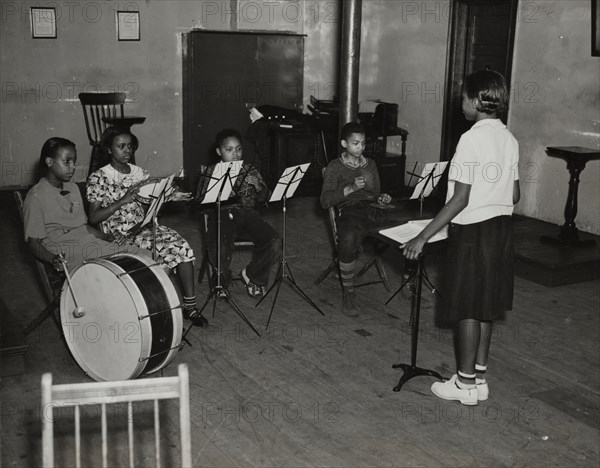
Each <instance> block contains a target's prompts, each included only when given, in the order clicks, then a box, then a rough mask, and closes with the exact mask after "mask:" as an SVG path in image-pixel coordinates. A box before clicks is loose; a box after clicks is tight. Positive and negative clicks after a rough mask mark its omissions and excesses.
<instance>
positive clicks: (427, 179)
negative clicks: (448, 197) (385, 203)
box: [409, 161, 448, 216]
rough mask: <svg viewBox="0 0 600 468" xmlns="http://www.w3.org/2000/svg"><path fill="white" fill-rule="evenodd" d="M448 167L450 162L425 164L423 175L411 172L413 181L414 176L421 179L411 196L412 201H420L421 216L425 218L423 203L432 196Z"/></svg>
mask: <svg viewBox="0 0 600 468" xmlns="http://www.w3.org/2000/svg"><path fill="white" fill-rule="evenodd" d="M447 165H448V161H443V162H437V163H428V164H425V167H424V168H423V172H422V173H421V175H418V174H415V173H414V172H409V174H410V176H411V179H412V177H413V176H415V177H418V178H419V181H418V182H417V183H416V185H415V188H414V191H413V194H412V195H411V196H410V200H415V199H417V198H418V199H419V204H420V208H419V216H423V201H424V200H425V198H426V197H428V196H429V195H431V192H433V189H434V188H435V186H436V185H437V183H438V181H439V179H440V178H441V177H442V174H443V173H444V170H445V169H446V166H447ZM415 168H416V164H415ZM409 183H410V180H409Z"/></svg>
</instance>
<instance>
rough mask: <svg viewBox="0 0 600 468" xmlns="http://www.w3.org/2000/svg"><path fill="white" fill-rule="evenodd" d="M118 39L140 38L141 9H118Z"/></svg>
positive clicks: (132, 39) (134, 39)
mask: <svg viewBox="0 0 600 468" xmlns="http://www.w3.org/2000/svg"><path fill="white" fill-rule="evenodd" d="M117 39H118V40H119V41H139V40H140V12H139V11H117Z"/></svg>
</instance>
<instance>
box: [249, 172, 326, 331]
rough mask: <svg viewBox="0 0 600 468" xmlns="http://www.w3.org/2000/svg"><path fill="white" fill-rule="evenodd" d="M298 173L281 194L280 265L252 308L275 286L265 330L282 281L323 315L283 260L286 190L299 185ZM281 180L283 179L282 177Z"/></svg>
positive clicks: (295, 173)
mask: <svg viewBox="0 0 600 468" xmlns="http://www.w3.org/2000/svg"><path fill="white" fill-rule="evenodd" d="M299 172H300V169H299V168H296V170H295V172H294V173H293V175H292V176H291V177H290V180H289V181H288V182H287V186H286V187H285V190H284V192H283V197H282V198H281V200H282V201H283V205H282V208H281V209H282V213H283V229H282V242H281V264H280V265H279V269H278V270H277V279H276V280H275V281H274V282H273V284H272V285H271V287H270V288H269V289H268V291H267V292H266V293H265V295H264V296H263V297H261V298H260V301H258V302H257V303H256V305H255V306H254V307H258V306H259V305H260V303H261V302H262V301H264V300H265V299H266V297H267V296H268V295H269V293H270V292H271V291H272V290H273V288H274V287H275V286H277V289H276V290H275V298H274V299H273V304H271V312H270V313H269V318H268V320H267V325H266V326H265V330H266V329H267V328H269V323H270V322H271V316H272V315H273V310H274V309H275V303H276V302H277V297H278V296H279V289H280V288H281V283H282V282H283V280H287V281H288V282H289V284H290V285H291V286H292V288H293V289H294V290H295V291H296V292H297V293H298V294H299V295H300V296H301V297H302V298H303V299H304V300H305V301H306V302H308V303H309V304H310V305H311V306H312V307H313V308H314V309H316V310H317V312H319V313H320V314H321V315H323V316H324V315H325V314H324V313H323V312H322V311H321V309H319V307H317V305H316V304H315V303H314V302H313V301H312V300H311V298H310V297H308V296H307V295H306V294H305V293H304V291H302V289H300V286H298V284H297V283H296V280H295V279H294V275H292V270H290V266H289V265H288V262H287V259H286V258H285V243H286V217H285V216H286V206H285V202H286V199H287V196H286V194H287V190H288V188H289V186H290V184H291V183H299V181H300V179H297V178H296V176H297V174H298V173H299ZM282 179H283V177H282ZM280 183H281V180H280ZM283 183H285V182H283Z"/></svg>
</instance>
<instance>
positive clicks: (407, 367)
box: [380, 220, 447, 392]
mask: <svg viewBox="0 0 600 468" xmlns="http://www.w3.org/2000/svg"><path fill="white" fill-rule="evenodd" d="M425 221H429V220H425ZM411 224H412V225H413V226H415V225H416V226H417V227H416V228H415V229H420V230H423V228H424V226H423V224H425V223H419V222H418V221H416V222H415V221H413V222H410V221H409V222H408V223H406V224H404V225H402V226H398V228H403V227H405V226H407V229H405V230H404V232H402V229H400V230H396V232H394V231H393V229H389V230H382V231H380V234H382V235H384V236H385V237H389V238H390V239H392V240H393V241H395V242H396V243H397V244H398V245H400V246H401V245H402V244H404V243H405V242H408V240H410V239H412V238H413V237H414V232H412V230H413V229H412V228H413V226H410V225H411ZM419 224H420V225H419ZM386 231H388V234H386V233H385V232H386ZM390 232H391V233H392V234H390ZM446 237H447V231H445V232H444V231H440V232H439V233H437V234H436V235H435V236H434V237H432V238H431V239H430V240H429V242H437V241H440V240H443V239H445V238H446ZM411 281H415V283H416V284H415V288H414V290H413V291H412V298H411V307H410V321H409V325H410V331H411V333H410V364H393V365H392V368H393V369H398V368H400V369H402V370H403V371H404V373H403V374H402V377H400V380H399V381H398V384H397V385H396V386H395V387H394V388H393V390H394V392H399V391H400V390H401V389H402V386H403V385H404V384H405V383H406V382H407V381H409V380H410V379H412V378H413V377H417V376H420V375H427V376H430V377H436V378H438V379H440V380H447V379H445V378H443V377H442V376H441V375H440V374H439V373H438V372H436V371H434V370H431V369H425V368H423V367H418V366H417V345H418V343H419V319H420V315H421V294H422V289H423V281H425V283H426V284H427V285H428V286H429V287H430V288H431V292H432V293H434V294H436V295H438V296H439V293H438V291H437V289H436V288H435V286H434V285H433V284H432V283H431V281H430V280H429V276H428V275H427V271H426V270H425V260H424V255H423V254H421V255H419V258H418V259H417V267H416V269H414V270H412V271H411V273H410V275H409V276H408V278H407V279H406V280H405V281H404V283H402V286H400V288H398V290H397V291H396V292H395V293H394V294H393V295H392V296H391V297H390V298H389V299H388V300H387V302H386V303H385V304H386V305H387V304H388V303H389V302H390V301H391V300H392V299H393V298H394V296H396V294H398V293H399V292H400V290H401V289H402V288H404V287H405V286H406V285H407V284H409V283H410V282H411Z"/></svg>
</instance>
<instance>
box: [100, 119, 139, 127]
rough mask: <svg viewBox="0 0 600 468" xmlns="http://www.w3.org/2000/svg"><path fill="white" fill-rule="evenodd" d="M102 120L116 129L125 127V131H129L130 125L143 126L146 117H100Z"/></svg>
mask: <svg viewBox="0 0 600 468" xmlns="http://www.w3.org/2000/svg"><path fill="white" fill-rule="evenodd" d="M102 120H103V121H104V122H105V123H107V124H109V125H115V126H117V127H126V128H127V129H129V128H130V127H131V126H132V125H136V124H143V123H144V122H145V121H146V117H136V116H123V117H102Z"/></svg>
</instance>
